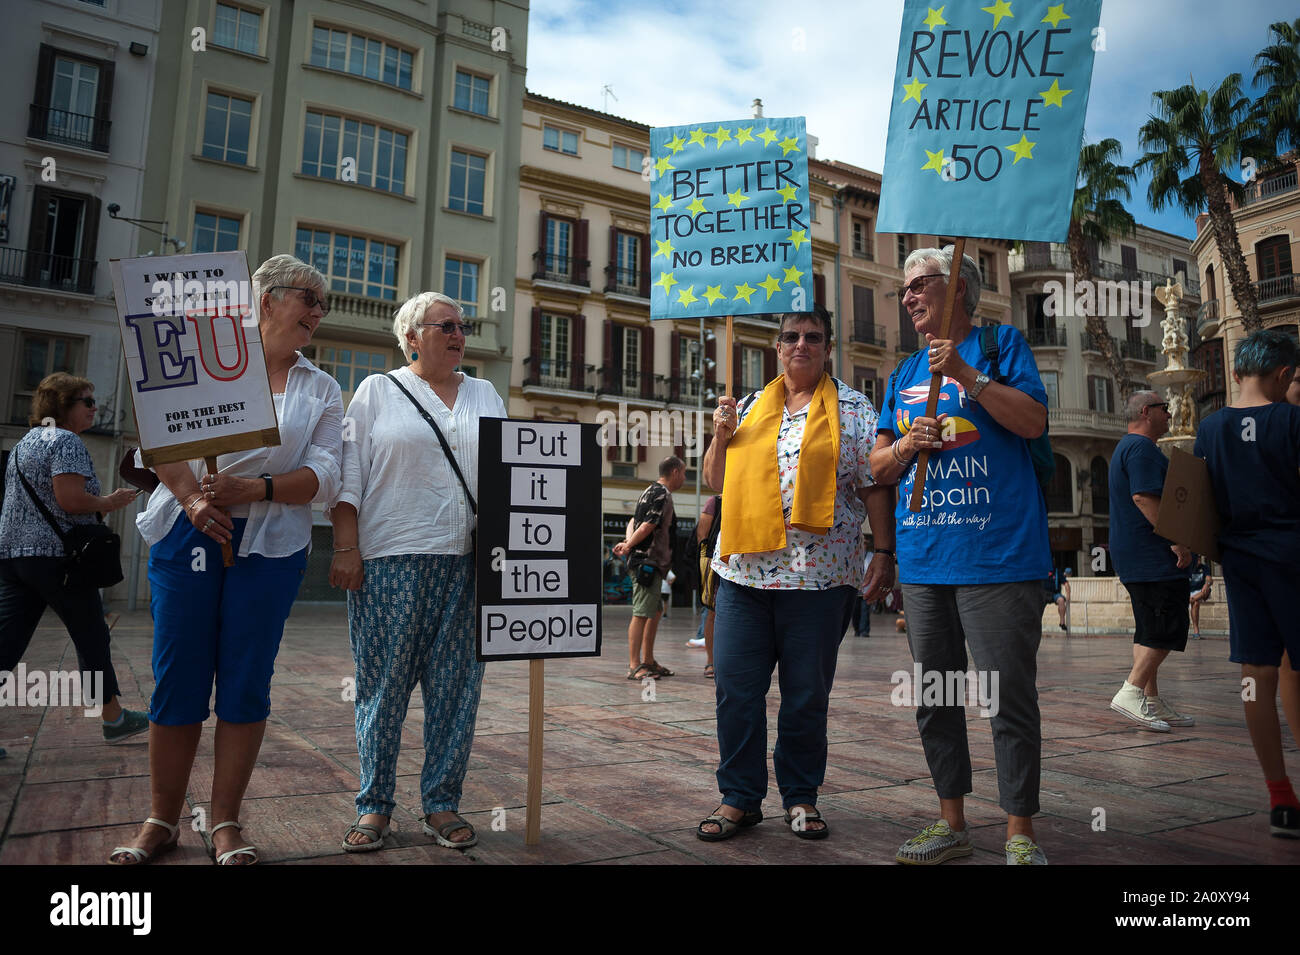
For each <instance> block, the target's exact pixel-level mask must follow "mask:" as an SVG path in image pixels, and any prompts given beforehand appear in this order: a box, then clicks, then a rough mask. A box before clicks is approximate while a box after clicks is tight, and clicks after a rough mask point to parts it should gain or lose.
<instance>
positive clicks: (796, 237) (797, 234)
mask: <svg viewBox="0 0 1300 955" xmlns="http://www.w3.org/2000/svg"><path fill="white" fill-rule="evenodd" d="M788 241H789V242H790V244H791V245H793V246H794V247H795V251H796V252H797V251H798V250H799V246H801V245H803V244H804V243H805V242H811V241H812V240H811V239H810V238H808V234H807V232H805V231H804V230H803V229H795V230H794V231H792V232H791V233H790V238H789V240H788Z"/></svg>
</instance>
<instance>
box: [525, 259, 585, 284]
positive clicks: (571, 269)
mask: <svg viewBox="0 0 1300 955" xmlns="http://www.w3.org/2000/svg"><path fill="white" fill-rule="evenodd" d="M590 264H591V263H590V261H589V260H587V259H576V258H574V257H573V256H571V255H555V254H553V253H551V252H545V253H543V252H534V253H533V280H534V281H537V280H542V281H546V282H560V283H562V284H564V285H579V286H583V287H587V286H589V285H590V282H589V281H587V280H586V279H584V280H583V281H581V282H579V281H578V279H577V275H578V272H579V271H582V272H584V273H585V272H586V269H587V267H588V266H589V265H590Z"/></svg>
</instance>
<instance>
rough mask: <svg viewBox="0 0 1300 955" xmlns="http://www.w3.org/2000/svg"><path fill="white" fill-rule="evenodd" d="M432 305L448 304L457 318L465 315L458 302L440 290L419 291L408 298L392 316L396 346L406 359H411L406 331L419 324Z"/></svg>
mask: <svg viewBox="0 0 1300 955" xmlns="http://www.w3.org/2000/svg"><path fill="white" fill-rule="evenodd" d="M434 305H450V306H451V307H452V308H453V309H455V311H456V318H457V319H458V320H460V319H463V318H464V317H465V309H463V308H461V305H460V302H458V301H456V300H455V299H454V298H452V297H451V296H449V295H443V294H442V293H441V292H420V293H419V294H418V295H413V296H411V297H410V298H408V299H407V300H406V301H405V302H404V303H403V304H402V307H401V308H399V309H398V310H397V314H396V315H394V316H393V334H394V335H395V336H397V347H399V348H400V349H402V354H403V355H405V356H406V360H407V361H410V360H411V345H410V343H409V342H408V341H407V340H406V333H407V332H409V331H411V330H412V329H414V328H415V326H416V325H418V324H420V321H421V320H422V319H423V318H424V313H425V312H427V311H428V310H429V309H430V308H431V307H432V306H434Z"/></svg>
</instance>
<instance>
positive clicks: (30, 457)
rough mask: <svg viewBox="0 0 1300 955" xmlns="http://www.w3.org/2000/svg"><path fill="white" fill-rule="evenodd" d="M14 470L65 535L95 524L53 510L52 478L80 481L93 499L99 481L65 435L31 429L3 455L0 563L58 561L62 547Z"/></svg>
mask: <svg viewBox="0 0 1300 955" xmlns="http://www.w3.org/2000/svg"><path fill="white" fill-rule="evenodd" d="M19 467H21V468H22V469H23V476H24V477H26V478H27V480H28V482H29V483H30V484H31V485H32V487H33V488H35V490H36V496H37V497H39V498H40V499H41V503H42V504H44V505H45V507H46V508H47V509H48V510H49V512H50V513H51V514H53V515H54V519H55V520H56V521H58V522H59V527H60V529H61V530H63V531H65V532H66V531H67V530H68V528H69V527H70V526H71V525H73V524H93V523H94V522H95V520H96V518H95V515H94V514H69V513H67V512H66V511H65V510H64V509H63V508H61V507H59V502H58V501H57V500H56V499H55V497H54V478H55V477H56V476H57V475H59V474H81V475H84V476H85V478H86V493H87V494H94V495H98V494H99V491H100V488H99V479H98V478H96V477H95V466H94V464H93V463H92V462H91V460H90V452H89V451H87V450H86V446H85V445H84V444H82V443H81V439H80V438H79V437H77V436H76V435H75V434H73V433H72V432H71V431H65V430H63V429H62V428H45V427H37V428H32V430H30V431H28V432H27V434H26V435H24V436H23V438H22V440H21V441H19V442H18V443H17V444H15V445H14V447H13V450H11V451H10V452H9V465H8V467H7V468H6V469H5V501H4V511H3V513H0V559H6V558H10V557H62V556H63V542H62V541H61V540H59V537H58V535H57V534H55V533H54V528H52V527H50V524H49V521H47V520H46V519H45V517H44V516H43V515H42V514H41V512H40V510H38V509H37V507H36V505H35V504H34V503H32V499H31V496H30V495H29V494H28V493H27V489H26V488H25V487H23V483H22V482H21V481H20V480H18V470H17V469H18V468H19Z"/></svg>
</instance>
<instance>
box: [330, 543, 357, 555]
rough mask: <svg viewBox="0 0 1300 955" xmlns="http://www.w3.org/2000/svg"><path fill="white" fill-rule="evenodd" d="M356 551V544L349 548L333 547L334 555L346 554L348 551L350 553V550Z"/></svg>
mask: <svg viewBox="0 0 1300 955" xmlns="http://www.w3.org/2000/svg"><path fill="white" fill-rule="evenodd" d="M356 549H357V545H356V544H353V545H352V546H351V547H335V548H334V553H336V554H346V553H347V552H348V551H350V550H356Z"/></svg>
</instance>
